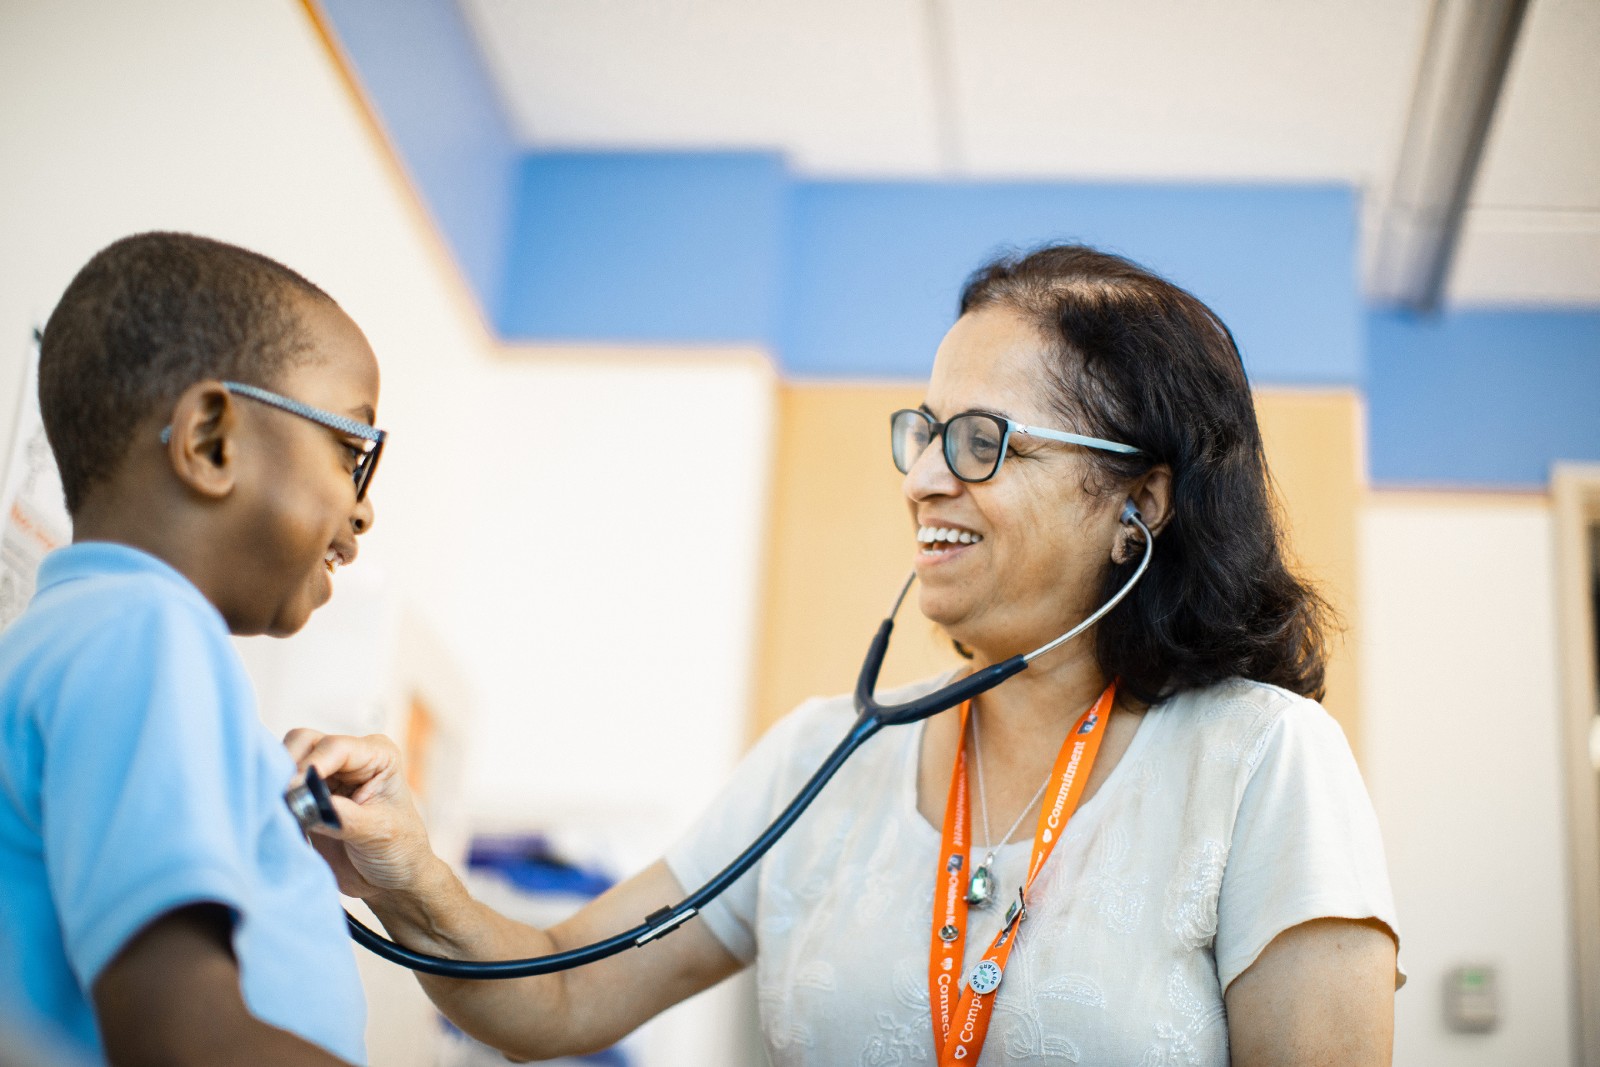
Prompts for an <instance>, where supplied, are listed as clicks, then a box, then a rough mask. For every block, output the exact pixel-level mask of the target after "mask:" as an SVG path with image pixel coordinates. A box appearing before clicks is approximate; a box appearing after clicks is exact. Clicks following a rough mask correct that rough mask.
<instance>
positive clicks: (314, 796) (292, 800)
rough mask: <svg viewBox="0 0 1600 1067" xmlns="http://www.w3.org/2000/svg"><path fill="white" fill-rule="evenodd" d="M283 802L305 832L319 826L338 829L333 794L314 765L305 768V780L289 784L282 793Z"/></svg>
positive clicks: (337, 814) (337, 817)
mask: <svg viewBox="0 0 1600 1067" xmlns="http://www.w3.org/2000/svg"><path fill="white" fill-rule="evenodd" d="M283 802H284V803H285V804H288V805H289V811H290V812H291V813H292V814H293V815H294V818H295V821H296V822H298V823H299V824H300V829H302V830H304V831H306V832H307V833H310V832H311V831H312V830H314V829H316V828H317V827H319V826H325V827H328V828H329V829H333V830H337V829H339V813H338V812H337V811H335V810H334V808H333V796H332V795H331V794H330V793H329V792H328V783H327V782H324V781H323V780H322V775H320V774H318V773H317V769H316V768H315V767H307V768H306V778H305V781H304V782H302V783H301V784H300V785H296V786H290V787H289V790H288V792H286V793H284V794H283Z"/></svg>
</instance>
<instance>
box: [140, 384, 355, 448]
mask: <svg viewBox="0 0 1600 1067" xmlns="http://www.w3.org/2000/svg"><path fill="white" fill-rule="evenodd" d="M222 387H223V388H224V389H226V390H228V392H230V393H238V394H239V395H240V396H247V397H249V398H250V399H251V400H255V401H257V402H259V403H262V404H267V405H270V406H272V407H275V408H278V409H280V410H282V411H287V412H289V413H290V414H291V415H298V416H300V417H301V418H302V419H309V420H310V421H312V422H314V423H317V424H318V425H321V426H326V427H327V428H328V429H330V430H335V431H337V432H339V433H342V434H347V435H348V436H350V437H355V438H359V439H360V440H362V441H372V442H378V441H382V440H383V437H384V434H383V431H382V430H379V429H376V428H375V427H372V426H368V425H367V424H366V423H364V422H357V421H356V420H355V419H350V418H346V417H345V416H343V415H335V414H334V413H333V412H331V411H323V410H322V409H321V408H314V407H312V406H311V405H310V404H302V403H300V401H298V400H293V399H290V398H289V397H286V396H279V395H278V394H277V393H274V392H270V391H268V390H266V389H262V388H260V387H258V386H254V385H247V384H245V383H244V382H223V383H222ZM171 440H172V427H171V426H163V427H162V428H161V443H162V444H166V443H167V442H169V441H171Z"/></svg>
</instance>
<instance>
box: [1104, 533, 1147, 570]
mask: <svg viewBox="0 0 1600 1067" xmlns="http://www.w3.org/2000/svg"><path fill="white" fill-rule="evenodd" d="M1142 551H1144V534H1143V533H1141V532H1140V530H1139V528H1138V527H1137V526H1135V525H1133V524H1132V523H1124V524H1123V525H1122V526H1121V527H1119V528H1118V530H1117V539H1116V540H1115V541H1113V542H1112V543H1111V562H1112V563H1115V564H1118V565H1121V564H1124V563H1132V562H1133V561H1134V560H1136V559H1138V558H1139V553H1140V552H1142Z"/></svg>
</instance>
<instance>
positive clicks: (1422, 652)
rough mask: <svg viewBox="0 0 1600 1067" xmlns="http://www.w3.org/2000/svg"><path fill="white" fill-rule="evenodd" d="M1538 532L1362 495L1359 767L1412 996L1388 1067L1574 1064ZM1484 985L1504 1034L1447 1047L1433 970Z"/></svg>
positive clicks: (1467, 513)
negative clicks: (1489, 984)
mask: <svg viewBox="0 0 1600 1067" xmlns="http://www.w3.org/2000/svg"><path fill="white" fill-rule="evenodd" d="M1551 538H1552V527H1551V517H1550V512H1549V508H1548V505H1547V504H1546V502H1545V501H1544V500H1543V499H1542V498H1539V499H1535V500H1522V501H1517V500H1515V499H1512V500H1507V499H1504V498H1495V497H1484V498H1481V499H1478V500H1473V499H1471V498H1460V497H1456V498H1450V497H1441V498H1440V499H1438V500H1433V501H1430V500H1426V499H1420V498H1418V497H1416V496H1396V497H1391V498H1386V497H1385V496H1384V495H1382V494H1377V495H1374V496H1373V497H1372V498H1371V503H1370V506H1369V507H1368V508H1367V509H1366V513H1365V515H1364V517H1363V519H1362V539H1361V552H1362V584H1361V620H1362V625H1363V633H1362V650H1361V662H1362V673H1363V678H1364V689H1363V706H1364V724H1365V725H1364V731H1365V738H1366V743H1365V746H1364V747H1365V766H1366V770H1367V777H1368V782H1369V785H1370V787H1371V790H1372V795H1373V800H1374V802H1375V803H1376V805H1377V809H1378V816H1379V819H1380V821H1381V823H1382V825H1383V832H1384V843H1385V845H1386V847H1387V851H1388V857H1389V869H1390V872H1391V874H1392V875H1393V878H1394V887H1395V896H1396V902H1397V905H1398V907H1399V912H1400V927H1401V962H1402V964H1403V965H1404V966H1405V968H1406V970H1407V971H1408V972H1409V974H1410V981H1409V983H1408V985H1407V986H1406V988H1405V989H1403V990H1402V991H1401V992H1400V994H1399V995H1398V998H1397V1000H1396V1027H1395V1029H1396V1033H1395V1063H1396V1064H1397V1065H1399V1067H1446V1065H1448V1067H1477V1065H1481V1067H1490V1065H1495V1067H1501V1065H1505V1064H1527V1065H1530V1067H1531V1065H1534V1064H1537V1065H1539V1067H1563V1065H1566V1064H1570V1063H1571V1062H1573V1061H1572V1056H1573V1050H1572V1037H1571V1031H1572V1025H1571V1024H1572V1003H1571V997H1572V981H1571V972H1570V969H1569V968H1570V965H1571V964H1570V960H1569V956H1568V953H1569V939H1570V937H1571V934H1570V930H1571V924H1570V918H1569V902H1568V881H1567V867H1566V856H1565V838H1564V829H1563V822H1562V818H1563V816H1562V807H1561V805H1562V794H1561V783H1560V773H1559V772H1560V766H1561V764H1560V761H1559V758H1558V756H1559V751H1560V750H1559V744H1560V724H1561V719H1560V714H1561V709H1560V705H1559V690H1558V683H1559V676H1558V673H1557V671H1558V667H1557V660H1556V642H1555V635H1556V631H1555V626H1556V620H1555V608H1554V588H1553V584H1552V575H1553V569H1552V568H1553V566H1554V561H1553V555H1552V540H1551ZM1478 963H1489V964H1492V965H1494V966H1495V967H1496V968H1498V972H1499V981H1500V992H1501V1005H1502V1022H1501V1025H1500V1027H1499V1029H1498V1030H1496V1031H1495V1032H1493V1033H1490V1034H1486V1035H1468V1034H1459V1033H1454V1032H1451V1031H1449V1030H1448V1029H1447V1028H1446V1027H1445V1025H1444V1018H1443V982H1444V978H1445V974H1446V972H1447V971H1448V970H1449V968H1451V967H1454V966H1457V965H1460V964H1478Z"/></svg>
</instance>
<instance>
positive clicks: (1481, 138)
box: [1368, 0, 1528, 313]
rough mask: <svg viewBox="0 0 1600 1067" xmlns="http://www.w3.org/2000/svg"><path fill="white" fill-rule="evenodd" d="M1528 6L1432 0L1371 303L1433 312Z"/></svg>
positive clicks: (1499, 0) (1523, 2) (1515, 0)
mask: <svg viewBox="0 0 1600 1067" xmlns="http://www.w3.org/2000/svg"><path fill="white" fill-rule="evenodd" d="M1527 8H1528V0H1437V2H1436V3H1435V4H1434V7H1433V12H1432V15H1431V18H1430V24H1429V27H1428V35H1427V40H1426V43H1425V45H1424V48H1423V54H1422V62H1421V65H1420V68H1419V70H1418V74H1417V85H1416V90H1415V93H1414V94H1413V96H1412V99H1411V112H1410V115H1409V117H1408V118H1407V121H1406V133H1405V140H1404V142H1403V143H1402V147H1401V151H1400V162H1399V166H1398V168H1397V170H1396V173H1395V176H1394V181H1393V183H1392V185H1391V186H1390V190H1389V197H1388V202H1387V203H1386V204H1385V205H1384V207H1383V212H1382V215H1381V218H1380V222H1379V228H1378V234H1377V241H1376V245H1375V248H1376V251H1375V254H1374V256H1373V261H1372V271H1371V273H1370V275H1369V278H1368V288H1369V290H1370V292H1371V295H1372V296H1373V298H1374V299H1375V300H1377V301H1379V302H1383V303H1395V304H1400V305H1402V306H1404V307H1407V308H1410V309H1411V310H1413V311H1418V312H1423V313H1431V312H1433V311H1436V310H1437V309H1438V307H1439V305H1440V302H1441V300H1442V299H1443V296H1444V289H1445V285H1446V283H1447V282H1448V281H1449V277H1450V265H1451V260H1452V259H1453V258H1454V255H1455V250H1456V246H1457V244H1458V243H1459V240H1460V237H1461V227H1462V223H1463V220H1464V218H1465V215H1466V210H1467V200H1468V197H1469V195H1470V194H1471V192H1472V183H1473V179H1474V178H1475V177H1476V175H1477V172H1478V164H1479V162H1480V161H1481V159H1482V157H1483V149H1484V144H1485V143H1486V142H1487V140H1488V137H1489V127H1490V124H1491V122H1492V121H1493V119H1494V110H1495V105H1496V104H1497V103H1498V102H1499V100H1500V96H1501V93H1502V91H1503V89H1504V87H1505V81H1506V72H1507V70H1508V68H1509V66H1510V63H1511V54H1512V51H1513V48H1514V47H1515V45H1516V40H1517V34H1518V32H1519V31H1520V29H1521V27H1522V23H1523V17H1524V15H1525V14H1526V13H1527Z"/></svg>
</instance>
